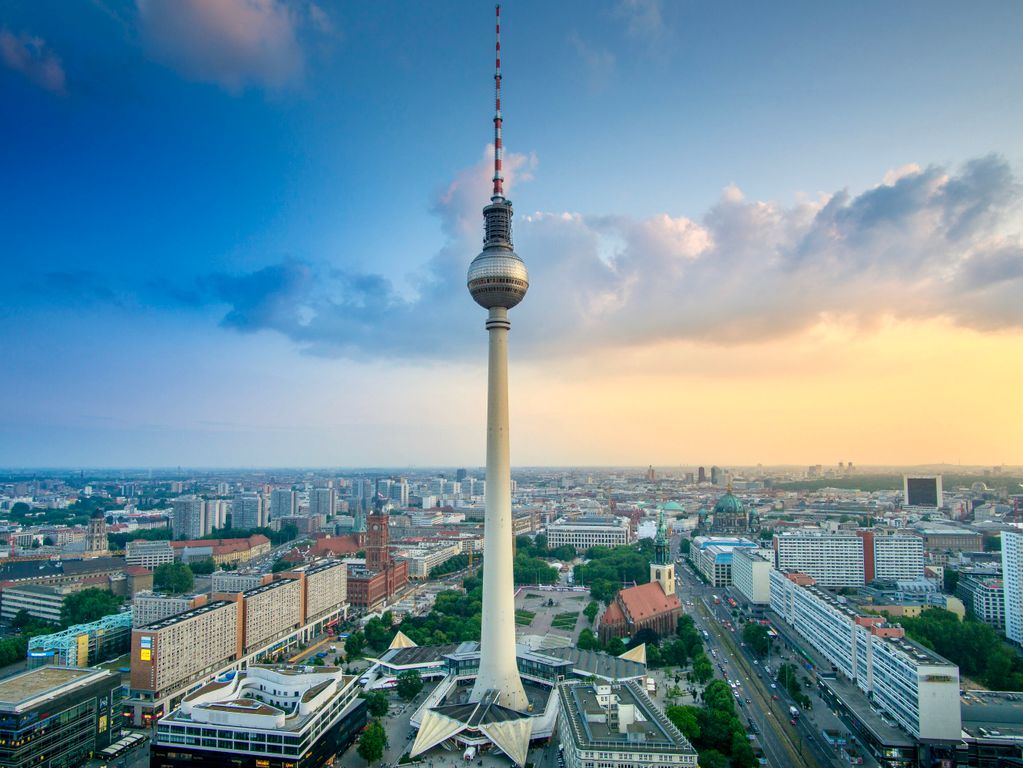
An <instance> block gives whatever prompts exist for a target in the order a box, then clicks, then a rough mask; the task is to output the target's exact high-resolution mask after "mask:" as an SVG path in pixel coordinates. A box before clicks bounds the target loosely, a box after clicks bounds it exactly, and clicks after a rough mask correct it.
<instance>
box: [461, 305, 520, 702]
mask: <svg viewBox="0 0 1023 768" xmlns="http://www.w3.org/2000/svg"><path fill="white" fill-rule="evenodd" d="M509 328H511V324H510V323H509V322H508V310H507V309H504V308H503V307H492V308H491V309H490V317H489V318H488V319H487V330H488V331H489V334H490V362H489V376H488V383H487V489H486V494H485V497H484V499H485V504H486V514H485V517H484V523H483V626H482V632H481V636H480V645H481V655H480V671H479V675H478V676H477V677H476V683H475V685H473V689H472V694H471V696H470V697H469V700H470V701H479V700H480V699H482V698H483V694H484V693H486V692H487V691H488V690H491V689H496V690H499V691H501V698H500V699H499V703H500V704H501V705H502V706H505V707H510V708H511V709H515V710H519V711H520V712H524V711H525V710H526V708H527V706H528V700H527V699H526V693H525V691H524V690H523V689H522V680H521V678H520V677H519V670H518V666H517V665H516V662H515V583H514V578H513V573H512V511H511V454H510V450H509V445H508V329H509Z"/></svg>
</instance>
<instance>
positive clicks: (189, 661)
mask: <svg viewBox="0 0 1023 768" xmlns="http://www.w3.org/2000/svg"><path fill="white" fill-rule="evenodd" d="M241 613H242V604H241V603H240V602H232V601H230V600H214V601H213V602H210V603H207V604H206V605H203V606H200V607H198V608H195V609H193V610H191V611H187V612H185V613H179V614H177V615H176V616H171V617H170V618H167V619H164V620H162V621H159V622H157V623H155V624H150V625H148V626H146V627H140V628H139V629H136V630H134V631H133V632H132V638H131V690H132V695H133V697H134V698H141V699H142V700H148V701H156V700H159V699H161V698H163V697H164V696H165V695H167V694H168V693H170V692H173V691H176V690H177V689H179V688H181V687H182V686H184V685H187V684H188V683H190V682H192V681H193V680H195V679H197V678H201V677H202V676H203V675H204V674H208V673H211V672H213V671H215V670H216V669H218V668H220V667H222V666H223V665H224V664H226V663H228V662H230V661H232V660H233V659H237V658H238V657H239V656H240V655H241V652H242V648H241V638H242V636H241V626H242V624H241V622H242V619H241ZM161 714H164V712H159V714H156V713H152V714H151V716H155V717H159V716H160V715H161Z"/></svg>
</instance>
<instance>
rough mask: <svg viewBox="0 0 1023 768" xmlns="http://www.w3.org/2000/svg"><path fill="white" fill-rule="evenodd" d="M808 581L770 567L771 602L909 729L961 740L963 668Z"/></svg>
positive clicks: (927, 735) (922, 736)
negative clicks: (960, 689) (960, 672)
mask: <svg viewBox="0 0 1023 768" xmlns="http://www.w3.org/2000/svg"><path fill="white" fill-rule="evenodd" d="M809 581H810V580H809V579H807V578H806V577H803V576H800V575H796V574H786V573H783V572H781V571H772V572H771V609H772V610H773V611H775V612H776V613H777V614H778V615H779V616H780V617H781V618H782V619H784V620H785V622H786V623H788V624H789V625H790V626H791V627H792V628H793V629H794V630H795V631H796V632H797V633H798V634H799V635H800V636H801V637H802V638H803V639H804V640H806V641H807V642H808V643H809V644H810V645H812V646H813V647H814V648H816V649H817V650H818V651H819V652H820V653H821V654H823V655H824V656H825V657H826V658H827V659H828V660H829V661H830V662H831V664H832V665H833V666H834V667H835V669H836V670H837V671H838V673H840V674H841V675H843V676H844V677H845V678H847V679H849V680H851V681H853V682H854V683H855V684H856V686H857V687H858V688H859V689H860V690H861V691H863V693H864V694H866V695H867V696H868V697H869V698H870V699H871V700H872V701H873V703H874V705H875V706H877V707H879V708H880V709H881V710H883V711H884V712H886V713H887V714H888V715H889V716H890V717H891V718H892V719H894V720H895V721H896V722H897V723H898V724H899V725H900V726H902V727H903V728H904V729H905V730H906V731H907V732H908V733H909V734H910V735H911V736H913V737H914V738H916V739H920V740H926V739H934V740H937V741H947V740H949V739H950V738H953V739H957V738H958V737H959V734H960V732H961V729H962V722H961V717H960V704H959V667H957V666H956V665H955V664H953V663H952V662H950V661H948V660H947V659H945V658H943V657H941V656H939V655H938V654H936V653H934V652H933V651H931V650H930V649H927V648H925V647H923V646H922V645H919V644H917V643H914V642H913V641H911V640H909V639H908V638H906V637H905V632H904V630H903V629H902V628H901V627H899V626H896V625H891V624H887V623H885V620H884V619H883V618H882V617H880V616H875V615H865V614H860V613H858V612H857V611H855V610H853V609H852V608H851V607H850V606H849V604H848V602H847V601H845V599H844V598H842V597H840V596H838V595H834V594H832V593H830V592H827V591H825V590H823V589H820V588H818V587H817V586H815V585H812V584H810V583H808V582H809Z"/></svg>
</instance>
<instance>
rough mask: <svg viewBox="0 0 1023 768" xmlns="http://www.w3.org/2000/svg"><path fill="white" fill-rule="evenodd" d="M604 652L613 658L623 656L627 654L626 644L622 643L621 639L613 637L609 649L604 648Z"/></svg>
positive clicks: (608, 644) (608, 642)
mask: <svg viewBox="0 0 1023 768" xmlns="http://www.w3.org/2000/svg"><path fill="white" fill-rule="evenodd" d="M604 652H605V653H608V654H610V655H611V656H621V655H622V654H623V653H625V643H623V642H622V639H621V638H620V637H612V638H611V639H610V640H608V641H607V647H605V648H604Z"/></svg>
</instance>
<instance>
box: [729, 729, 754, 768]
mask: <svg viewBox="0 0 1023 768" xmlns="http://www.w3.org/2000/svg"><path fill="white" fill-rule="evenodd" d="M731 757H732V768H753V764H754V763H756V761H757V760H756V758H755V757H754V756H753V747H751V746H750V744H749V737H748V736H747V735H746V734H745V733H744V732H743V731H741V730H740V731H736V732H735V733H733V734H732V749H731Z"/></svg>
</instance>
